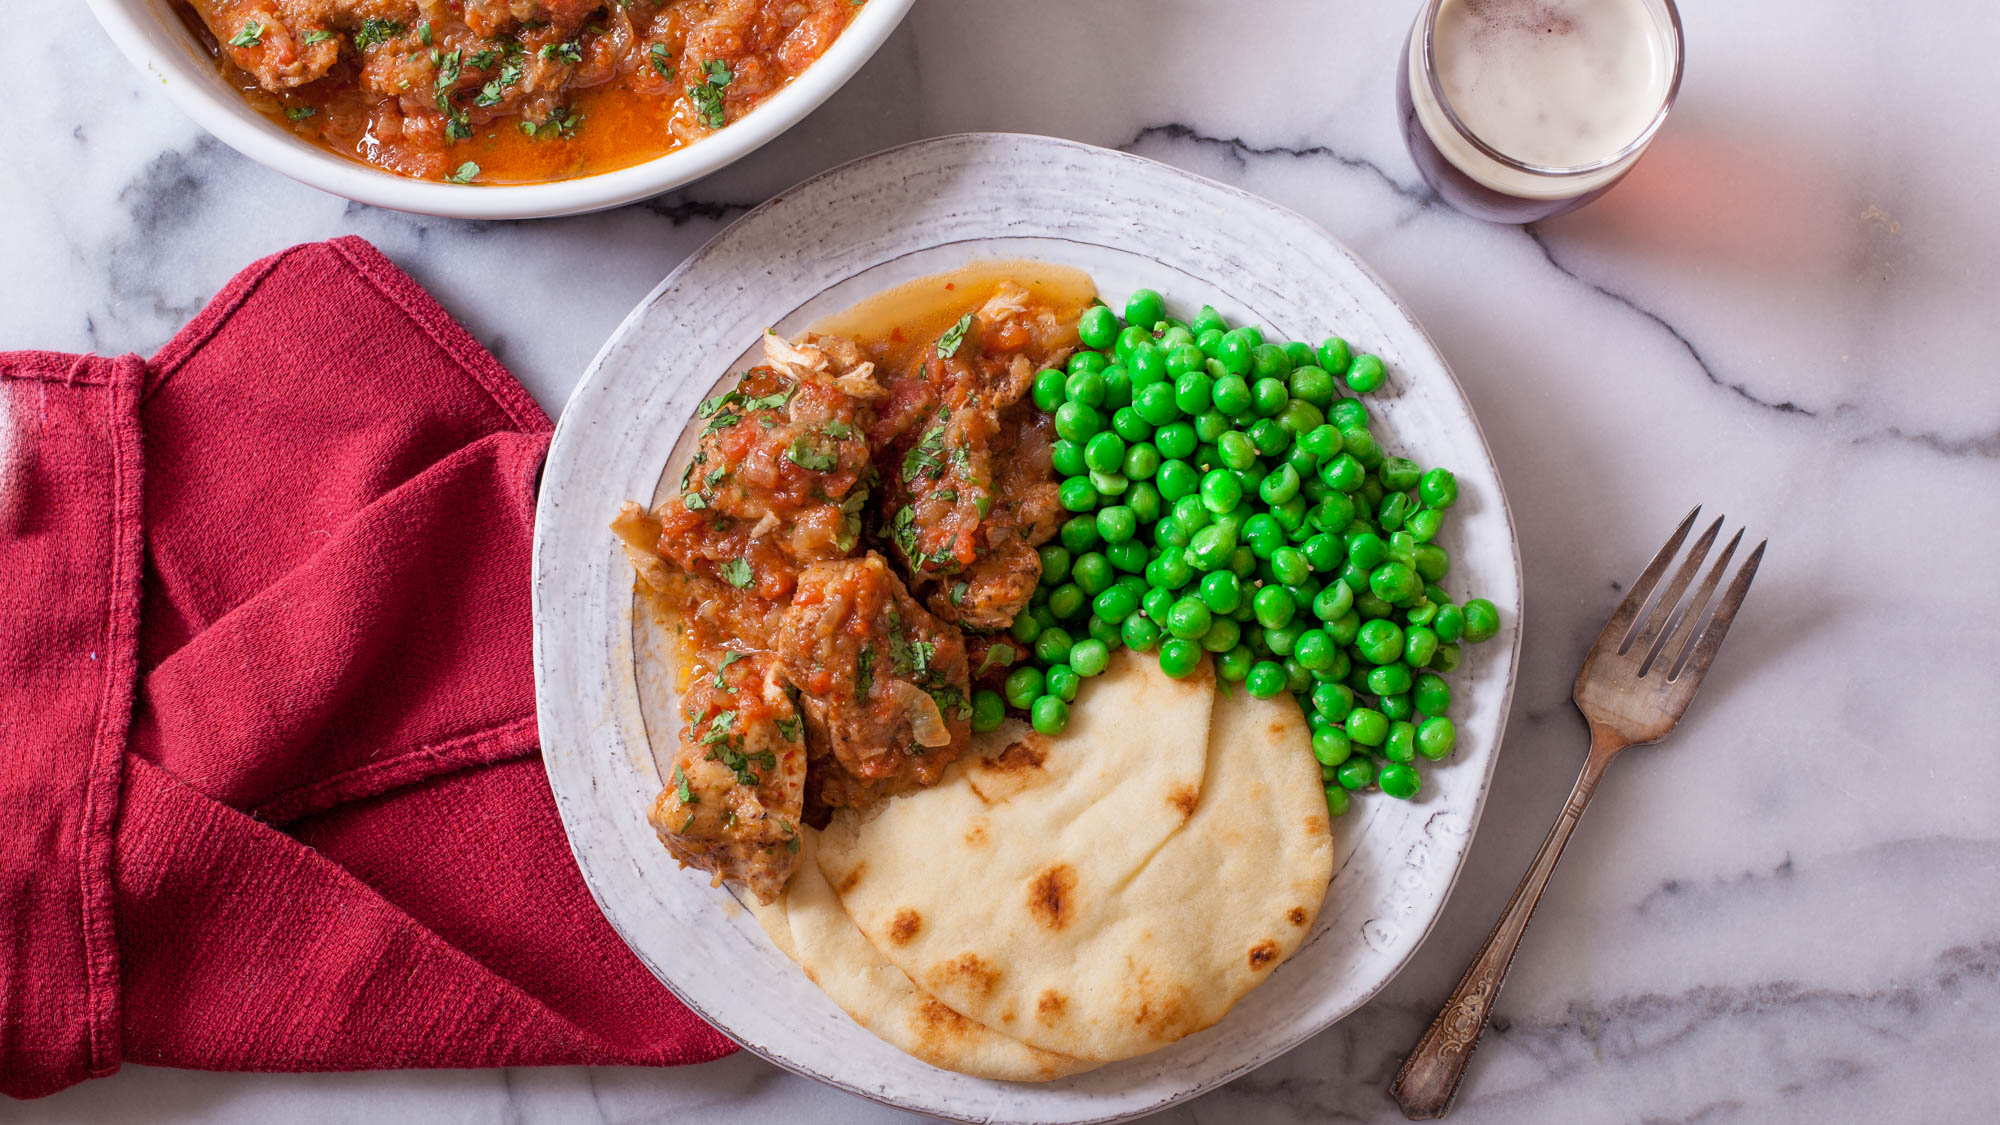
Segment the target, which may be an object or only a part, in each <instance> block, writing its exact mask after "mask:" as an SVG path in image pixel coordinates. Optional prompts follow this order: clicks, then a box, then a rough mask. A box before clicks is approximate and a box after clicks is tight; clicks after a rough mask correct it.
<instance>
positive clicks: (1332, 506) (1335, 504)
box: [1312, 492, 1354, 556]
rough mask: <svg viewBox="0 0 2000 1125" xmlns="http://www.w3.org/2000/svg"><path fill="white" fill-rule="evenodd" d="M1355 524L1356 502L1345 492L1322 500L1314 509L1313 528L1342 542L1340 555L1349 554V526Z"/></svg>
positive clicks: (1332, 494)
mask: <svg viewBox="0 0 2000 1125" xmlns="http://www.w3.org/2000/svg"><path fill="white" fill-rule="evenodd" d="M1353 522H1354V501H1353V499H1352V498H1350V497H1349V496H1348V495H1347V494H1346V493H1344V492H1334V493H1330V494H1328V495H1326V496H1323V497H1321V498H1320V500H1319V502H1318V503H1317V504H1316V505H1315V506H1314V507H1313V513H1312V523H1313V526H1314V527H1316V528H1318V529H1319V530H1321V531H1324V532H1326V533H1327V534H1328V535H1331V536H1334V537H1335V538H1336V539H1338V540H1339V541H1340V553H1341V554H1342V555H1343V556H1345V555H1346V554H1347V526H1348V525H1349V524H1351V523H1353Z"/></svg>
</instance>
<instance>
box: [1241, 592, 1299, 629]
mask: <svg viewBox="0 0 2000 1125" xmlns="http://www.w3.org/2000/svg"><path fill="white" fill-rule="evenodd" d="M1250 607H1251V609H1253V610H1254V611H1255V612H1256V614H1257V623H1258V624H1259V625H1262V626H1263V627H1264V628H1266V629H1277V628H1281V627H1283V626H1285V625H1287V624H1289V623H1290V622H1291V620H1292V615H1293V614H1294V613H1296V612H1297V611H1298V607H1297V606H1295V605H1294V604H1293V603H1292V595H1291V594H1289V593H1287V592H1285V591H1284V590H1282V589H1280V588H1279V587H1276V586H1266V587H1264V588H1263V589H1261V590H1258V591H1257V592H1256V593H1255V594H1253V595H1252V596H1251V598H1250Z"/></svg>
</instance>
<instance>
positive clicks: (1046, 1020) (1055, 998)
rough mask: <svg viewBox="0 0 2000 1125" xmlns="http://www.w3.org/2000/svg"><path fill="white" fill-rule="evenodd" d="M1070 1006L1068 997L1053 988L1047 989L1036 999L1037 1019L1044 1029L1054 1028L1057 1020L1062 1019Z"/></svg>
mask: <svg viewBox="0 0 2000 1125" xmlns="http://www.w3.org/2000/svg"><path fill="white" fill-rule="evenodd" d="M1068 1006H1069V998H1068V997H1067V996H1064V995H1063V994H1062V993H1060V992H1057V991H1056V990H1055V989H1053V988H1050V989H1046V990H1044V991H1043V992H1042V994H1041V996H1039V997H1037V998H1036V999H1035V1019H1036V1021H1037V1022H1039V1023H1041V1024H1042V1026H1044V1027H1050V1026H1053V1025H1054V1024H1055V1023H1056V1021H1057V1020H1060V1019H1062V1016H1063V1009H1064V1008H1066V1007H1068Z"/></svg>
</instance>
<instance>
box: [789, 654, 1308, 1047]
mask: <svg viewBox="0 0 2000 1125" xmlns="http://www.w3.org/2000/svg"><path fill="white" fill-rule="evenodd" d="M1086 691H1087V694H1086V696H1085V704H1084V705H1083V706H1081V707H1079V708H1078V709H1077V712H1076V715H1075V717H1074V719H1073V721H1072V725H1071V728H1070V730H1069V731H1067V732H1065V733H1064V734H1063V735H1062V736H1061V737H1059V738H1055V739H1044V738H1040V737H1038V736H1025V737H1023V738H1022V739H1021V740H1020V741H1019V742H1017V743H1015V744H1014V745H1013V746H1012V747H1011V748H1009V749H1008V750H1007V751H1006V752H1005V753H1003V754H1000V755H999V756H998V757H996V758H993V759H990V760H988V759H976V760H970V761H967V762H965V763H964V764H963V765H962V766H955V767H954V768H953V770H952V771H949V772H948V773H947V774H946V777H945V779H944V780H943V782H942V783H940V785H939V786H938V787H937V788H934V789H930V790H926V791H924V792H921V793H916V794H912V795H909V796H906V797H902V798H899V799H897V800H895V801H892V802H889V803H888V804H887V806H886V807H884V808H882V809H881V810H880V812H879V815H876V816H875V817H873V818H872V819H865V820H864V819H862V818H859V817H854V816H850V815H848V814H845V813H843V814H842V815H840V816H836V818H835V820H834V822H833V824H832V825H831V826H830V827H829V829H828V831H827V832H826V833H823V834H822V837H821V840H820V844H821V847H820V849H819V856H818V859H819V865H820V867H821V869H822V871H823V873H824V874H825V876H826V878H827V880H828V881H829V882H830V883H831V885H832V886H833V888H834V890H835V891H836V893H837V894H838V895H839V896H840V901H841V904H842V905H843V906H844V907H845V908H846V912H847V914H848V915H849V916H850V917H851V918H853V920H854V922H855V924H856V925H857V926H859V928H860V930H861V932H862V933H863V934H864V935H866V937H867V939H868V941H869V943H870V944H871V945H873V946H874V948H875V949H876V950H877V951H878V952H880V953H881V954H882V955H883V957H885V958H886V959H887V960H888V961H889V962H891V963H893V964H894V965H896V966H897V967H898V968H900V969H901V970H902V971H903V973H904V975H905V976H906V977H907V978H908V979H910V980H911V981H913V982H915V984H916V985H917V986H918V987H920V988H922V989H923V990H925V991H927V992H929V993H931V994H932V995H934V996H936V997H937V998H938V999H939V1000H941V1001H943V1002H944V1003H945V1004H946V1005H948V1006H949V1007H950V1008H952V1009H953V1010H955V1011H958V1012H960V1013H963V1014H964V1015H966V1016H968V1017H970V1018H971V1019H973V1020H975V1021H977V1022H979V1023H982V1024H984V1025H986V1026H987V1027H989V1028H992V1029H994V1030H996V1031H1000V1032H1004V1033H1006V1034H1007V1035H1010V1036H1013V1037H1016V1038H1019V1039H1021V1040H1023V1041H1025V1042H1026V1043H1028V1044H1030V1045H1031V1046H1034V1047H1038V1048H1041V1049H1042V1050H1045V1051H1052V1052H1055V1053H1057V1054H1062V1055H1068V1056H1072V1057H1075V1058H1079V1059H1091V1060H1096V1061H1098V1062H1109V1061H1113V1060H1116V1059H1123V1058H1129V1057H1131V1056H1133V1055H1138V1054H1142V1053H1144V1052H1147V1051H1151V1050H1155V1049H1157V1048H1160V1047H1163V1046H1165V1045H1167V1044H1169V1043H1172V1042H1173V1041H1175V1040H1177V1039H1180V1038H1181V1037H1183V1036H1186V1035H1190V1034H1192V1033H1194V1032H1196V1031H1200V1030H1201V1029H1203V1028H1205V1027H1208V1026H1210V1025H1211V1024H1213V1023H1215V1022H1216V1021H1217V1020H1219V1019H1221V1018H1222V1016H1223V1015H1224V1014H1225V1013H1227V1012H1228V1011H1229V1009H1230V1007H1231V1006H1232V1005H1234V1004H1235V1003H1236V1001H1237V1000H1238V999H1240V998H1241V997H1242V996H1243V995H1244V994H1245V993H1247V992H1249V991H1250V989H1252V988H1254V987H1255V986H1256V985H1257V984H1258V983H1260V982H1261V981H1263V980H1264V978H1265V977H1267V976H1269V975H1270V972H1271V970H1272V969H1273V968H1275V967H1276V966H1277V965H1278V963H1279V962H1281V961H1283V960H1284V959H1285V958H1286V957H1287V956H1289V955H1290V954H1291V953H1292V951H1293V950H1295V949H1297V948H1298V947H1299V945H1300V943H1301V942H1303V941H1304V939H1305V937H1306V935H1307V934H1308V933H1309V932H1310V931H1311V928H1312V923H1313V919H1314V918H1315V917H1316V916H1317V915H1318V912H1319V907H1320V903H1321V901H1322V900H1323V898H1324V897H1325V893H1326V887H1327V883H1328V882H1329V881H1330V879H1331V878H1332V870H1333V845H1332V838H1331V835H1330V833H1329V830H1328V823H1327V812H1326V803H1325V797H1324V795H1323V794H1322V792H1321V789H1320V781H1319V767H1318V763H1317V762H1315V761H1314V759H1313V757H1312V755H1311V754H1310V753H1308V752H1307V746H1308V745H1309V736H1308V732H1307V729H1306V726H1305V722H1304V719H1303V717H1302V716H1301V715H1300V714H1299V710H1298V707H1297V705H1296V704H1294V703H1293V702H1292V700H1291V699H1290V698H1289V697H1286V698H1282V699H1278V700H1256V699H1252V698H1251V697H1250V696H1249V695H1247V694H1246V693H1244V692H1243V691H1242V690H1241V689H1240V688H1238V689H1235V690H1233V691H1231V692H1230V694H1229V695H1228V696H1226V697H1221V698H1218V697H1217V696H1216V694H1215V691H1214V687H1213V681H1212V679H1211V678H1210V677H1209V675H1208V673H1207V672H1206V670H1205V671H1204V673H1203V674H1202V675H1200V676H1197V677H1191V678H1190V679H1189V680H1187V681H1179V682H1177V681H1174V680H1171V679H1169V678H1167V677H1166V676H1165V675H1164V674H1163V673H1161V672H1160V671H1159V669H1158V666H1157V663H1156V662H1155V661H1154V660H1153V659H1151V658H1150V657H1145V656H1141V655H1138V654H1133V653H1130V652H1126V653H1121V654H1120V656H1119V657H1118V659H1117V660H1116V661H1114V664H1113V667H1112V670H1111V671H1109V672H1107V673H1106V674H1105V677H1104V678H1103V679H1101V680H1098V681H1096V682H1093V683H1092V684H1090V685H1088V687H1087V689H1086ZM1211 708H1212V711H1213V722H1212V723H1211V722H1210V712H1211ZM1197 740H1198V744H1199V747H1200V755H1201V757H1202V759H1203V762H1204V765H1203V766H1202V767H1200V768H1197V767H1196V766H1195V765H1194V764H1193V763H1192V762H1190V761H1188V760H1187V754H1188V744H1189V743H1190V742H1191V741H1197Z"/></svg>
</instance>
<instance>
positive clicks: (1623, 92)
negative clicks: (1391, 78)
mask: <svg viewBox="0 0 2000 1125" xmlns="http://www.w3.org/2000/svg"><path fill="white" fill-rule="evenodd" d="M1673 34H1674V32H1673V29H1672V27H1671V25H1670V23H1669V21H1668V20H1667V18H1666V13H1665V11H1664V9H1663V8H1662V7H1661V5H1659V4H1658V3H1657V0H1441V2H1440V3H1439V4H1438V6H1437V15H1436V20H1435V22H1434V24H1433V25H1432V47H1431V52H1432V63H1433V66H1434V67H1435V70H1436V73H1437V78H1438V85H1439V86H1440V87H1442V92H1443V94H1444V98H1445V101H1446V102H1448V103H1449V104H1450V106H1451V109H1452V112H1454V113H1455V114H1457V116H1458V119H1459V121H1461V122H1462V123H1463V124H1464V125H1465V127H1466V128H1467V129H1468V130H1470V131H1471V132H1472V133H1473V134H1474V135H1475V136H1477V137H1478V138H1479V139H1480V140H1481V141H1483V142H1485V144H1486V145H1487V146H1488V147H1490V148H1492V149H1494V150H1495V151H1498V152H1500V153H1503V154H1505V155H1506V156H1508V157H1510V158H1512V159H1513V160H1515V161H1519V162H1520V163H1522V164H1528V165H1534V166H1537V167H1540V168H1544V169H1575V168H1583V167H1587V166H1590V165H1594V164H1598V163H1600V162H1610V163H1608V164H1607V165H1606V166H1605V167H1603V168H1601V169H1597V170H1594V171H1591V172H1587V173H1579V174H1576V175H1566V176H1560V177H1548V176H1538V175H1536V174H1535V173H1533V172H1527V171H1523V170H1521V169H1518V168H1514V167H1510V166H1509V165H1508V164H1506V163H1504V162H1502V161H1498V160H1494V159H1493V158H1492V157H1490V156H1488V155H1487V154H1486V153H1483V152H1481V151H1480V150H1479V148H1478V147H1477V146H1475V145H1473V144H1472V143H1470V142H1469V141H1467V140H1466V139H1465V138H1464V137H1463V136H1462V135H1460V133H1459V131H1458V130H1457V129H1455V128H1454V127H1453V126H1452V124H1451V122H1450V120H1448V119H1447V118H1446V116H1445V114H1444V112H1443V110H1442V108H1441V107H1440V106H1439V104H1438V99H1437V96H1436V93H1435V92H1434V91H1433V90H1432V89H1431V86H1430V83H1429V82H1428V81H1427V80H1426V79H1425V78H1424V68H1423V65H1422V58H1421V52H1422V50H1423V36H1422V32H1421V29H1420V30H1419V32H1418V34H1415V35H1412V36H1411V37H1410V50H1411V52H1412V55H1411V58H1410V66H1409V75H1410V100H1411V103H1412V105H1413V106H1414V108H1415V109H1416V111H1417V117H1418V120H1419V121H1420V122H1421V123H1422V125H1423V127H1424V132H1425V133H1426V134H1428V135H1429V137H1430V138H1431V140H1432V142H1433V143H1435V144H1436V145H1437V147H1438V148H1439V149H1440V150H1441V151H1442V152H1443V154H1444V155H1445V157H1446V158H1447V159H1448V160H1450V161H1451V163H1452V164H1453V165H1454V166H1456V167H1457V168H1459V169H1460V170H1461V171H1463V172H1464V173H1465V174H1466V175H1468V176H1471V177H1472V178H1473V179H1475V180H1477V181H1479V182H1480V183H1483V184H1485V185H1486V186H1488V187H1490V188H1492V189H1494V190H1495V191H1500V192H1504V193H1507V194H1509V195H1516V196H1524V197H1528V198H1555V197H1559V196H1567V195H1575V194H1579V193H1581V192H1584V191H1589V190H1591V189H1592V188H1594V187H1596V186H1598V185H1600V184H1605V183H1609V182H1610V181H1612V180H1613V179H1616V178H1617V177H1618V176H1619V175H1620V174H1622V173H1623V172H1624V171H1625V169H1626V168H1627V167H1629V166H1630V164H1631V162H1632V161H1634V160H1636V159H1638V153H1637V152H1633V153H1630V154H1628V155H1626V156H1625V157H1624V158H1622V159H1617V158H1618V157H1619V154H1620V153H1621V152H1623V151H1624V150H1625V149H1626V148H1627V147H1628V146H1630V145H1631V144H1632V143H1633V142H1634V141H1636V140H1638V139H1639V138H1640V137H1642V136H1643V135H1644V134H1645V132H1646V130H1647V129H1648V128H1649V127H1650V126H1651V125H1652V123H1653V120H1654V118H1655V117H1656V116H1657V115H1658V114H1659V111H1660V107H1661V106H1662V105H1663V104H1664V103H1665V101H1666V98H1667V92H1668V87H1669V86H1670V85H1671V83H1672V81H1673V72H1674V49H1675V48H1674V44H1673V41H1672V36H1673Z"/></svg>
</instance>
